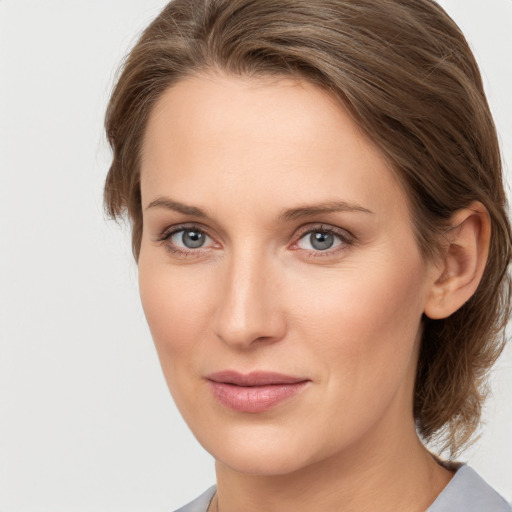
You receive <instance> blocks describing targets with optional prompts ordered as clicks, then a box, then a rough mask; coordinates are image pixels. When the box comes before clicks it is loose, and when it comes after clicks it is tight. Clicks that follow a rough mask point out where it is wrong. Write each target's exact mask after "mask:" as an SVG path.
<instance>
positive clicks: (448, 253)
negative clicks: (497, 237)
mask: <svg viewBox="0 0 512 512" xmlns="http://www.w3.org/2000/svg"><path fill="white" fill-rule="evenodd" d="M450 225H451V227H450V228H449V230H448V231H447V232H446V233H445V236H444V237H445V239H446V242H447V243H446V246H445V247H444V248H443V250H442V256H441V257H440V261H439V263H438V265H436V273H435V275H434V277H433V283H432V286H431V289H430V294H429V296H428V297H427V301H426V304H425V310H424V313H425V315H426V316H427V317H429V318H432V319H441V318H446V317H448V316H450V315H451V314H452V313H454V312H455V311H457V310H458V309H459V308H460V307H461V306H462V305H463V304H464V303H465V302H467V301H468V300H469V299H470V298H471V297H472V295H473V294H474V293H475V291H476V289H477V287H478V285H479V283H480V280H481V279H482V275H483V273H484V269H485V265H486V263H487V257H488V254H489V243H490V237H491V222H490V218H489V213H488V212H487V209H486V208H485V206H484V205H483V204H482V203H480V202H477V201H474V202H473V203H471V204H470V205H469V206H468V207H467V208H463V209H461V210H457V211H456V212H455V214H454V215H453V217H452V219H451V221H450Z"/></svg>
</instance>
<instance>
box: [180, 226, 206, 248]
mask: <svg viewBox="0 0 512 512" xmlns="http://www.w3.org/2000/svg"><path fill="white" fill-rule="evenodd" d="M205 240H206V236H205V234H204V233H201V232H200V231H195V230H193V229H185V230H183V234H182V235H181V241H182V243H183V245H184V246H185V247H188V248H189V249H197V248H198V247H202V246H203V245H204V242H205Z"/></svg>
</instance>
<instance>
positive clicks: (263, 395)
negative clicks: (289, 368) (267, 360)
mask: <svg viewBox="0 0 512 512" xmlns="http://www.w3.org/2000/svg"><path fill="white" fill-rule="evenodd" d="M208 382H209V384H210V387H211V389H212V391H213V394H214V396H215V397H216V398H217V400H218V401H219V402H220V403H221V404H222V405H225V406H226V407H229V408H230V409H234V410H235V411H240V412H263V411H267V410H269V409H271V408H272V407H275V406H276V405H278V404H280V403H281V402H283V401H285V400H287V399H289V398H292V397H294V396H295V395H297V394H298V393H300V392H301V391H302V389H304V387H305V386H306V384H307V383H308V382H307V381H302V382H295V383H292V384H271V385H264V386H236V385H235V384H225V383H223V382H215V381H211V380H210V381H208Z"/></svg>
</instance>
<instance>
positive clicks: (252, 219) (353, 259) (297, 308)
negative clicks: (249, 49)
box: [139, 74, 433, 474]
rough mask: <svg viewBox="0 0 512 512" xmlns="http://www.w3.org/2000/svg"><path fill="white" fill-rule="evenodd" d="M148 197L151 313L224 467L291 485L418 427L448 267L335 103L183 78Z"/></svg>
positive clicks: (167, 97) (315, 94) (167, 102)
mask: <svg viewBox="0 0 512 512" xmlns="http://www.w3.org/2000/svg"><path fill="white" fill-rule="evenodd" d="M141 187H142V205H143V215H144V228H143V237H142V245H141V251H140V260H139V272H140V292H141V297H142V303H143V307H144V311H145V314H146V317H147V320H148V323H149V326H150V329H151V332H152V335H153V338H154V341H155V344H156V348H157V350H158V354H159V357H160V361H161V364H162V368H163V372H164V374H165V377H166V379H167V383H168V385H169V389H170V390H171V393H172V395H173V397H174V399H175V401H176V404H177V406H178V407H179V409H180V411H181V413H182V414H183V416H184V418H185V420H186V422H187V423H188V425H189V426H190V428H191V430H192V431H193V433H194V434H195V435H196V437H197V438H198V440H199V441H200V442H201V443H202V444H203V446H204V447H205V448H206V449H207V450H208V451H209V452H210V453H212V454H213V456H214V457H215V458H216V459H217V460H219V461H220V462H221V463H223V464H224V465H225V466H228V467H229V468H232V469H234V470H236V471H239V472H246V473H253V474H285V473H289V472H292V471H295V470H298V469H300V468H304V467H306V466H308V465H309V464H312V463H315V462H319V461H321V460H325V459H327V458H329V457H332V456H336V455H340V456H345V455H347V454H349V453H355V452H356V451H357V450H366V452H367V453H371V451H370V450H371V447H372V446H373V445H374V446H377V445H382V443H383V442H393V441H394V440H395V441H396V439H400V436H403V435H404V433H405V432H406V431H407V432H409V431H411V430H413V429H414V423H413V417H412V393H413V383H414V376H415V368H416V361H417V352H418V344H419V338H420V322H421V316H422V313H423V310H424V306H425V303H426V301H427V300H428V297H429V294H430V289H431V285H432V281H433V277H432V276H433V272H432V269H431V267H430V266H429V265H427V264H425V263H424V262H423V260H422V258H421V255H420V252H419V250H418V247H417V244H416V242H415V238H414V234H413V228H412V224H411V219H410V215H409V208H408V204H407V200H406V198H405V196H404V194H403V192H402V190H401V188H400V186H399V185H398V182H397V180H396V179H395V177H394V175H393V174H392V172H391V171H390V169H389V168H388V166H387V164H386V162H385V160H384V159H383V157H382V156H381V155H380V154H379V151H378V150H377V149H376V148H375V147H374V146H373V145H372V143H371V142H370V141H369V140H368V139H367V138H366V137H365V136H364V135H363V134H362V133H361V132H360V131H359V130H358V128H357V126H356V125H355V124H354V122H353V121H352V120H351V118H350V116H349V115H348V114H347V112H346V111H345V110H344V109H343V108H342V107H341V106H340V105H339V104H338V103H336V101H335V100H334V99H333V98H331V97H330V96H329V95H328V94H327V93H326V92H324V91H322V90H320V89H319V88H317V87H316V86H313V85H310V84H308V83H304V82H299V81H291V80H287V79H280V80H277V79H274V80H270V79H266V80H262V79H258V80H256V79H254V78H253V79H243V78H236V77H228V76H224V75H220V74H217V75H214V74H211V75H204V76H197V77H194V78H190V79H187V80H184V81H181V82H179V83H178V84H177V85H174V86H173V87H172V88H170V89H169V90H167V91H166V92H165V94H164V95H163V96H162V98H161V99H160V101H159V102H158V103H157V105H156V106H155V108H154V110H153V112H152V115H151V117H150V119H149V123H148V126H147V132H146V136H145V140H144V144H143V154H142V164H141ZM354 450H355V451H354Z"/></svg>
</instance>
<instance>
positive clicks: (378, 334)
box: [291, 261, 424, 405]
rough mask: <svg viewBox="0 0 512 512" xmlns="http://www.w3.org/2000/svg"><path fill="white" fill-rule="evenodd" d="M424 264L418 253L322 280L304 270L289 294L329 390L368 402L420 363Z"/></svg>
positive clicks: (392, 387)
mask: <svg viewBox="0 0 512 512" xmlns="http://www.w3.org/2000/svg"><path fill="white" fill-rule="evenodd" d="M381 263H382V262H381ZM401 263H402V262H401ZM420 268H421V263H420V262H418V261H413V262H406V264H383V265H368V266H364V267H360V268H359V269H357V270H356V269H354V268H352V269H346V271H345V270H343V271H339V270H338V271H336V272H333V275H332V276H331V278H330V279H325V280H323V281H321V282H318V281H317V283H316V284H317V286H312V283H311V282H308V281H307V280H306V279H304V278H303V281H302V286H301V287H300V288H299V289H297V288H296V289H295V290H294V292H293V294H291V295H293V297H295V300H296V302H295V309H296V311H300V312H301V313H300V315H299V317H297V319H296V322H297V324H298V325H301V329H302V330H303V335H302V337H303V338H304V339H307V340H309V344H310V347H309V348H310V349H311V357H312V358H313V359H314V360H316V361H318V362H319V364H321V365H323V367H324V373H325V374H326V375H328V377H327V378H328V381H329V382H328V385H329V386H330V387H331V389H332V390H333V394H332V396H337V397H338V398H340V399H341V400H345V399H346V400H350V397H349V395H351V396H352V397H355V396H358V397H359V399H361V400H365V401H366V402H365V403H366V405H368V403H369V401H370V402H378V401H379V400H380V399H382V398H383V399H384V400H385V397H386V393H387V394H388V395H391V394H392V393H393V392H394V391H395V390H396V388H397V387H398V386H400V385H401V383H402V382H403V381H404V379H405V378H406V374H407V372H408V371H409V370H411V368H412V365H415V359H414V355H415V348H416V343H415V342H416V340H417V335H418V332H419V329H420V324H421V316H422V311H423V300H422V288H423V286H424V283H423V281H422V279H423V277H422V272H421V271H420ZM306 297H307V300H305V299H304V298H306ZM301 298H302V299H301ZM334 390H337V391H336V392H334ZM340 394H341V395H344V396H340Z"/></svg>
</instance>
